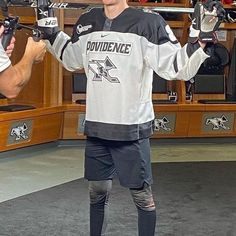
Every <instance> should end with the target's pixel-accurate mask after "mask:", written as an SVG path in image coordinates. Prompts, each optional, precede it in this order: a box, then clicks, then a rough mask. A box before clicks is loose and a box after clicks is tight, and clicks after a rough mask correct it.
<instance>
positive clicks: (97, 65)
mask: <svg viewBox="0 0 236 236" xmlns="http://www.w3.org/2000/svg"><path fill="white" fill-rule="evenodd" d="M88 68H89V70H90V71H92V72H93V74H94V77H93V81H102V79H103V78H104V79H106V80H108V81H109V82H111V83H120V81H119V79H118V78H117V77H112V76H111V75H110V74H109V71H110V70H112V69H117V67H116V66H115V65H114V63H113V62H112V61H111V60H110V58H109V57H106V58H105V60H90V61H89V65H88Z"/></svg>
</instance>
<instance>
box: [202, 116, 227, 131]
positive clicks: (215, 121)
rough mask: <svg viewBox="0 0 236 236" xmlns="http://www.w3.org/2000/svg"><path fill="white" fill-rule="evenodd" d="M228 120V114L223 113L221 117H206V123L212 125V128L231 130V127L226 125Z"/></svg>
mask: <svg viewBox="0 0 236 236" xmlns="http://www.w3.org/2000/svg"><path fill="white" fill-rule="evenodd" d="M227 121H228V119H227V118H226V116H224V115H222V116H221V117H213V118H209V119H206V123H205V124H206V125H212V126H213V127H212V130H219V129H223V130H229V129H230V128H229V127H227V126H225V123H226V122H227Z"/></svg>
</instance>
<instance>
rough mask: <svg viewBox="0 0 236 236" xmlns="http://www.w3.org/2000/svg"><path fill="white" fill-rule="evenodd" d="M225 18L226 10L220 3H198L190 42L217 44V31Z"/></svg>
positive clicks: (212, 0)
mask: <svg viewBox="0 0 236 236" xmlns="http://www.w3.org/2000/svg"><path fill="white" fill-rule="evenodd" d="M224 18H225V10H224V8H223V6H222V4H221V2H220V1H217V0H207V1H206V2H204V3H201V2H197V3H196V5H195V7H194V13H193V15H192V25H191V27H190V34H189V41H190V42H192V43H195V42H196V41H198V40H199V41H201V42H203V43H207V42H214V43H215V42H217V36H216V31H217V30H218V29H219V26H220V23H221V22H222V21H223V20H224Z"/></svg>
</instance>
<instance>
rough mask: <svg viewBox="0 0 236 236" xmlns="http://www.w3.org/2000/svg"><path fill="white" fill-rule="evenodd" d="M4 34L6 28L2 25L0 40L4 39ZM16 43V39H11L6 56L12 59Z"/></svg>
mask: <svg viewBox="0 0 236 236" xmlns="http://www.w3.org/2000/svg"><path fill="white" fill-rule="evenodd" d="M3 32H4V26H3V25H1V27H0V38H2V34H3ZM15 41H16V39H15V37H14V36H13V37H12V39H11V42H10V44H9V45H8V46H7V48H6V54H7V55H8V57H11V54H12V52H13V50H14V47H15Z"/></svg>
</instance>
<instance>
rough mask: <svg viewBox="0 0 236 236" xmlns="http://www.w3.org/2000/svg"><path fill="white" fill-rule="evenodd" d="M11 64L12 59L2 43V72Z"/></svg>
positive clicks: (0, 58) (0, 56) (0, 48)
mask: <svg viewBox="0 0 236 236" xmlns="http://www.w3.org/2000/svg"><path fill="white" fill-rule="evenodd" d="M10 65H11V61H10V59H9V57H8V56H7V54H6V52H5V50H4V49H3V47H2V45H1V44H0V72H2V71H4V70H5V69H6V68H7V67H9V66H10Z"/></svg>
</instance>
